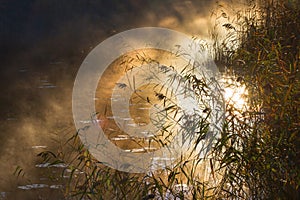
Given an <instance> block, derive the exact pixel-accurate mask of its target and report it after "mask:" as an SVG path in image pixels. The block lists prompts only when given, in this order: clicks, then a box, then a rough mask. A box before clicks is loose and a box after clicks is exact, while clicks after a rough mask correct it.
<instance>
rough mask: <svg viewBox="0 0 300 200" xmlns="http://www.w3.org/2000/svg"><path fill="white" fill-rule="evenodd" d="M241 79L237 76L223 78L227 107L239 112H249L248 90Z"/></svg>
mask: <svg viewBox="0 0 300 200" xmlns="http://www.w3.org/2000/svg"><path fill="white" fill-rule="evenodd" d="M239 79H240V78H236V77H235V76H228V75H224V76H223V80H222V82H223V84H224V100H225V103H226V105H227V107H228V106H229V107H232V108H234V110H236V111H237V112H243V111H246V110H247V96H248V90H247V89H246V86H245V85H244V84H242V83H241V81H239Z"/></svg>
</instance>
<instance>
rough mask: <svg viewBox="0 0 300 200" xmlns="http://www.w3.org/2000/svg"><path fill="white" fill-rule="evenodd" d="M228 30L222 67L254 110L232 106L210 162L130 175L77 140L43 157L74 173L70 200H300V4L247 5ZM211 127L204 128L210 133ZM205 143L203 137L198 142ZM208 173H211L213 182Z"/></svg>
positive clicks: (219, 50)
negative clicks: (245, 91) (96, 156)
mask: <svg viewBox="0 0 300 200" xmlns="http://www.w3.org/2000/svg"><path fill="white" fill-rule="evenodd" d="M223 12H224V11H223ZM225 12H226V11H225ZM225 14H226V13H225ZM221 15H223V16H225V15H224V14H223V13H222V14H221ZM223 26H224V27H225V28H227V29H229V30H230V31H229V34H228V37H226V38H225V40H224V41H223V42H222V41H221V42H220V41H217V34H216V33H214V32H213V33H212V37H213V38H214V39H216V42H215V45H214V48H215V53H216V60H217V61H218V63H222V65H225V66H226V68H227V69H229V71H231V72H234V73H235V76H236V78H237V80H236V81H237V82H240V83H242V84H245V85H246V87H247V89H248V91H249V97H248V107H247V110H236V109H235V107H234V105H233V106H232V105H226V116H225V122H224V126H223V129H222V132H221V137H220V138H218V141H217V143H216V144H215V146H214V147H213V151H212V153H211V154H210V155H209V157H207V158H206V161H205V162H201V159H196V158H195V157H189V158H188V159H186V158H182V159H180V160H179V161H178V163H177V164H176V165H174V166H172V167H169V168H166V169H163V170H160V171H157V172H155V173H153V174H151V173H149V174H129V173H125V172H120V171H116V170H113V169H110V168H108V167H106V166H104V165H103V164H102V163H101V162H99V161H97V160H95V159H94V158H93V157H92V156H91V155H90V154H89V152H88V150H87V149H85V148H84V146H83V145H82V144H81V142H80V140H79V138H78V133H77V134H76V135H74V136H73V137H72V138H70V139H69V140H68V141H67V142H66V146H68V148H67V149H68V151H67V150H66V151H65V152H60V153H59V154H56V153H55V152H54V154H53V152H42V153H41V154H40V156H41V157H42V158H43V160H44V161H47V162H48V161H49V160H51V161H53V164H57V163H59V162H62V163H66V164H67V165H68V168H66V169H65V170H64V171H63V175H66V174H67V175H68V176H69V178H68V180H67V182H66V184H65V185H66V187H65V190H64V192H65V196H66V198H72V199H73V198H74V199H144V200H146V199H166V198H168V199H175V198H177V199H297V198H299V197H300V196H299V186H300V159H299V157H300V155H299V150H300V139H299V138H300V137H299V132H300V130H299V129H300V128H299V127H300V118H299V116H300V106H299V102H300V100H299V97H300V82H299V62H300V4H299V1H291V0H289V1H288V0H270V1H262V2H260V3H259V4H255V3H254V2H248V5H247V9H245V10H239V11H237V12H236V17H235V18H234V21H231V22H228V23H226V24H223ZM233 34H234V35H235V37H232V35H233ZM235 42H238V44H239V46H238V48H236V49H229V48H228V43H235ZM186 77H190V78H188V80H189V81H190V82H191V83H193V85H194V86H196V88H197V85H198V86H199V88H200V89H201V87H203V82H201V81H200V80H196V79H195V77H193V76H186ZM202 89H203V88H202ZM205 126H206V124H205V123H204V124H203V125H201V126H200V127H199V128H200V129H201V130H202V131H204V132H205V131H206V130H207V129H206V128H205ZM195 134H196V132H195ZM201 137H203V134H199V140H197V141H200V140H201ZM196 145H197V144H196ZM200 163H202V164H200ZM202 172H205V173H207V177H206V178H203V176H202V174H201V173H202Z"/></svg>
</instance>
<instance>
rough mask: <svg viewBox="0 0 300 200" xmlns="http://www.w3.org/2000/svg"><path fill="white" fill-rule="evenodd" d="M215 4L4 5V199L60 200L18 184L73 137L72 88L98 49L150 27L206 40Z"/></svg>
mask: <svg viewBox="0 0 300 200" xmlns="http://www.w3.org/2000/svg"><path fill="white" fill-rule="evenodd" d="M225 3H226V2H225ZM219 4H221V3H220V2H219ZM227 4H233V3H232V2H231V1H230V2H229V3H228V2H227ZM216 6H217V3H216V2H215V1H212V0H200V1H181V0H166V1H160V0H146V1H138V0H126V1H123V0H122V1H121V0H114V1H103V0H99V1H93V0H89V1H86V0H85V1H83V0H75V1H60V0H45V1H35V0H22V1H21V0H2V1H1V2H0V59H1V65H0V66H1V68H0V71H1V73H0V74H1V75H0V76H1V77H0V81H1V84H0V88H1V92H2V95H1V98H0V102H1V103H0V106H1V115H0V130H1V131H0V156H1V160H2V162H1V163H0V177H1V179H0V192H5V193H3V194H4V196H5V198H6V197H7V198H9V199H17V198H21V197H22V198H23V199H26V198H28V199H29V198H35V199H36V198H40V199H42V198H45V199H48V198H49V199H52V198H63V194H60V193H59V194H58V193H57V192H53V190H50V189H48V190H47V192H46V193H45V192H41V191H42V190H39V189H38V190H36V191H34V192H32V191H30V192H29V191H24V190H22V189H18V188H17V185H18V184H19V185H20V184H21V185H22V184H27V183H28V182H32V183H36V182H41V181H40V180H41V179H40V178H41V177H44V174H43V173H44V171H43V170H42V169H38V168H36V167H35V165H36V164H37V163H39V161H40V160H39V159H38V158H37V157H36V154H37V153H39V152H40V151H42V150H44V149H50V150H56V151H59V148H58V147H59V146H60V141H64V140H66V139H67V137H68V136H70V135H71V134H72V133H75V131H76V130H75V127H74V125H73V118H72V108H71V106H72V88H73V83H74V80H75V77H76V73H77V70H78V69H79V67H80V65H81V63H82V61H83V60H84V58H85V57H86V56H87V54H88V53H89V52H90V51H91V50H92V49H93V48H94V47H95V46H96V45H98V44H99V43H100V42H101V41H103V40H105V39H106V38H108V37H110V36H112V35H114V34H116V33H119V32H122V31H125V30H128V29H132V28H137V27H147V26H158V27H165V28H170V29H174V30H176V31H181V32H183V33H186V34H188V35H194V36H198V37H202V38H208V37H209V30H210V29H211V28H212V27H213V22H212V21H211V19H212V18H211V16H212V12H213V10H214V9H215V8H216ZM17 166H21V167H22V168H24V172H25V175H24V177H26V178H25V179H22V178H18V179H17V178H16V177H15V176H13V172H14V170H15V168H16V167H17ZM28 180H30V181H28ZM58 191H59V190H58ZM0 199H1V196H0Z"/></svg>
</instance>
